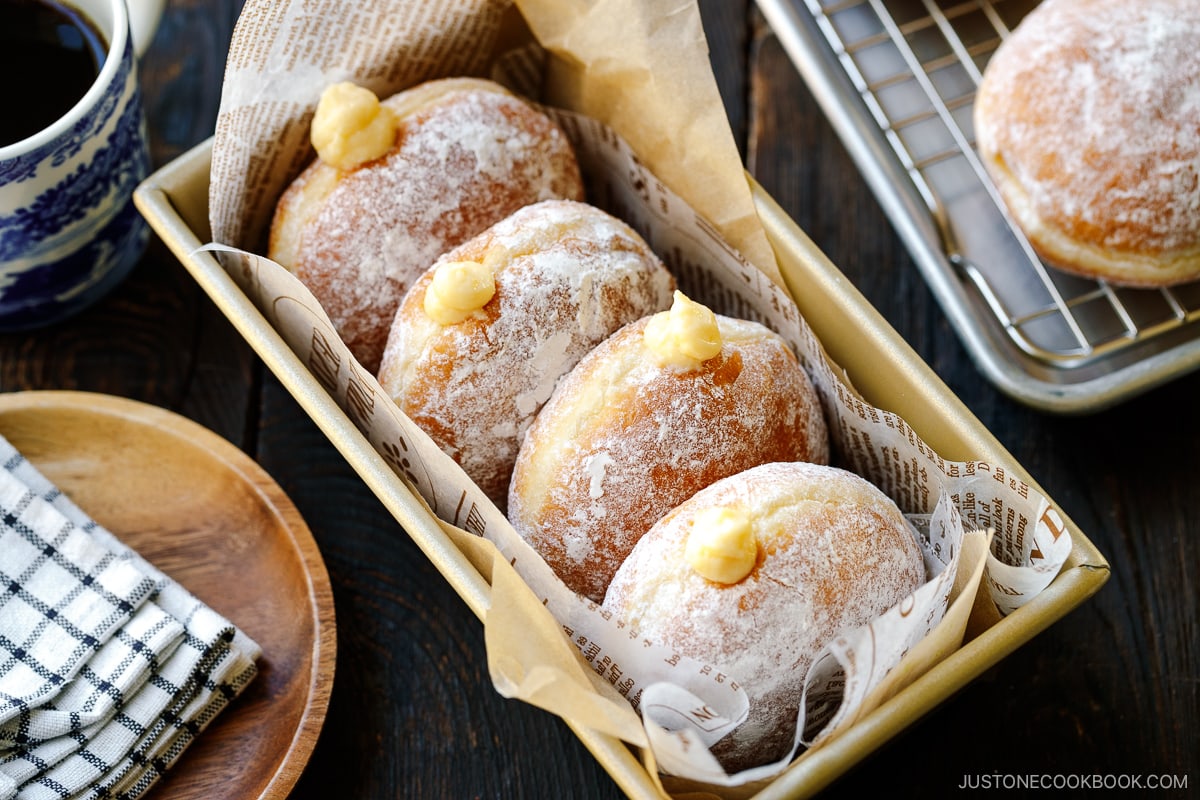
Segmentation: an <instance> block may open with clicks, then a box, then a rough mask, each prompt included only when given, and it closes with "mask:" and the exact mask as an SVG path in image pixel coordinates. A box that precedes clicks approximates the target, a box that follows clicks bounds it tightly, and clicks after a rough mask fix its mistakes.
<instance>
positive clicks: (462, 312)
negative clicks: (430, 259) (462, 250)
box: [424, 259, 496, 325]
mask: <svg viewBox="0 0 1200 800" xmlns="http://www.w3.org/2000/svg"><path fill="white" fill-rule="evenodd" d="M485 261H486V259H485ZM495 294H496V277H495V274H494V272H493V271H492V267H491V266H490V265H488V264H487V263H483V264H481V263H479V262H478V261H446V262H444V263H442V264H439V265H438V266H437V269H435V270H434V271H433V278H432V280H430V282H429V286H428V287H427V288H426V289H425V301H424V306H425V313H426V314H428V315H429V317H430V319H432V320H433V321H434V322H437V323H440V324H442V325H453V324H454V323H456V322H462V321H463V320H464V319H466V318H467V317H469V316H471V314H473V313H474V312H476V311H478V310H479V309H481V308H483V307H484V306H485V305H487V303H488V301H489V300H491V299H492V297H493V296H495Z"/></svg>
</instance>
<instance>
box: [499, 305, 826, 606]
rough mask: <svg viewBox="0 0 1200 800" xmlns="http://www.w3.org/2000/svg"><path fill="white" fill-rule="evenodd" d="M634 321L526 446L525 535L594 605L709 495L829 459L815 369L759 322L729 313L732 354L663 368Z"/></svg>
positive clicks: (514, 503)
mask: <svg viewBox="0 0 1200 800" xmlns="http://www.w3.org/2000/svg"><path fill="white" fill-rule="evenodd" d="M647 321H648V320H647V319H642V320H638V321H637V322H633V323H630V324H629V325H627V326H625V327H624V328H622V329H621V330H619V331H617V333H615V334H613V336H611V337H610V338H608V339H607V340H605V341H604V342H603V343H602V344H600V345H598V346H597V347H596V349H594V350H593V351H592V352H591V353H589V354H588V355H586V356H584V358H583V359H582V360H581V361H580V362H579V364H578V365H577V366H576V367H575V368H574V369H573V370H571V372H570V373H568V374H567V376H566V377H564V378H563V380H562V381H561V382H560V383H559V386H558V388H557V389H556V390H555V392H554V394H553V395H552V396H551V398H550V400H549V401H548V402H547V403H546V405H545V406H544V407H543V409H542V411H541V413H539V414H538V416H537V418H536V419H535V420H534V423H533V425H532V426H531V427H530V429H529V433H528V434H527V435H526V437H525V441H524V443H523V444H522V446H521V450H520V453H519V454H518V456H517V461H516V464H515V466H514V468H513V478H512V484H511V486H510V488H509V500H508V515H509V519H510V521H511V522H512V523H513V526H514V528H515V529H516V530H517V532H518V533H520V534H521V535H522V536H523V537H524V538H525V539H526V540H527V541H528V542H529V543H530V544H531V545H532V546H533V548H534V549H535V550H537V551H538V552H539V553H540V554H541V555H542V557H543V558H544V559H545V560H546V562H547V563H548V564H549V565H550V566H551V568H553V569H554V571H555V572H556V573H557V574H558V576H559V577H560V578H562V580H563V581H564V583H566V585H567V586H568V587H570V588H571V589H572V590H574V591H576V592H578V593H580V594H583V595H585V596H587V597H589V598H591V599H593V600H595V601H597V602H598V601H600V600H601V599H602V598H603V597H604V592H605V589H606V588H607V587H608V583H609V581H610V580H611V579H612V576H613V575H614V574H615V573H616V571H617V568H618V567H620V565H621V562H623V561H624V560H625V557H626V556H627V555H628V554H629V552H630V551H631V550H632V549H633V546H634V544H636V542H637V540H638V539H639V538H640V537H641V536H642V534H644V533H645V532H646V531H647V530H648V529H649V528H650V526H651V525H653V524H654V523H655V522H657V521H658V520H659V518H661V517H662V516H663V515H664V514H666V513H667V512H668V511H670V510H671V509H672V508H674V507H675V506H676V505H678V504H679V503H681V502H683V501H684V500H686V499H687V498H689V497H691V496H692V495H693V494H694V493H695V492H696V491H698V490H699V489H701V488H703V487H705V486H708V485H710V484H712V483H713V482H715V481H717V480H719V479H721V478H723V477H726V476H728V475H732V474H735V473H737V472H741V471H742V470H745V469H748V468H749V467H752V466H755V465H757V464H762V463H766V462H772V461H813V462H818V463H825V462H827V461H828V459H829V441H828V431H827V428H826V426H825V419H824V416H823V414H822V410H821V405H820V401H819V400H818V398H817V395H816V391H815V389H814V388H813V385H812V383H811V382H810V380H809V378H808V375H807V373H805V371H804V369H803V367H802V366H801V365H800V363H799V362H798V361H797V359H796V356H795V355H794V354H793V353H792V351H791V350H790V349H789V348H788V346H787V344H786V342H784V340H783V339H782V338H780V337H779V336H778V335H776V334H775V333H773V332H771V331H770V330H769V329H767V328H766V327H764V326H763V325H760V324H758V323H755V322H749V321H746V320H738V319H733V318H730V317H724V316H721V315H718V316H717V323H718V326H719V329H720V333H721V339H722V342H723V345H722V350H721V354H720V355H718V356H717V357H715V358H712V359H709V360H708V361H705V362H704V363H703V364H702V365H701V367H700V368H699V369H696V370H685V371H681V370H678V369H675V368H671V367H660V366H658V365H657V362H656V360H655V359H654V358H653V357H652V356H651V355H650V353H649V352H648V350H647V347H646V345H645V344H644V343H643V341H642V333H643V331H644V330H645V327H646V323H647Z"/></svg>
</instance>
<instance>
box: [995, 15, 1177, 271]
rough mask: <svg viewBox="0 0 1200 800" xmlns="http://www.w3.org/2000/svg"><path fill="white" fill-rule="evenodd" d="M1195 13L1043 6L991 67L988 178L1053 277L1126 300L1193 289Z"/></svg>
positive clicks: (1013, 34)
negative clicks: (1061, 275) (1101, 284)
mask: <svg viewBox="0 0 1200 800" xmlns="http://www.w3.org/2000/svg"><path fill="white" fill-rule="evenodd" d="M1198 41H1200V5H1198V4H1196V3H1195V2H1193V0H1146V1H1145V2H1136V3H1133V2H1128V0H1047V1H1046V2H1044V3H1042V4H1041V5H1040V6H1039V7H1038V8H1036V9H1035V10H1034V11H1033V12H1031V13H1030V14H1029V15H1028V16H1027V17H1026V18H1025V19H1024V20H1023V21H1022V23H1021V24H1020V25H1019V26H1018V27H1017V29H1016V30H1014V31H1013V33H1012V35H1011V36H1009V37H1008V39H1006V40H1005V42H1004V43H1003V44H1002V45H1001V47H1000V48H999V49H998V50H997V51H996V53H995V55H994V56H993V57H992V59H991V60H990V61H989V63H988V65H987V67H986V70H985V73H984V79H983V82H982V83H981V84H980V87H979V92H978V94H977V96H976V100H975V110H974V114H975V134H976V140H977V146H978V149H979V152H980V155H981V157H982V159H983V162H984V165H985V166H986V167H987V169H988V172H989V173H990V174H991V175H992V178H993V180H994V182H995V184H996V186H997V189H998V191H999V192H1000V195H1001V197H1002V198H1003V200H1004V203H1005V205H1006V206H1007V207H1008V210H1009V212H1010V213H1011V215H1012V217H1013V219H1014V221H1015V222H1016V223H1017V225H1019V226H1020V227H1021V229H1022V230H1023V231H1024V232H1025V234H1026V236H1027V237H1028V239H1029V241H1030V243H1031V244H1032V245H1033V246H1034V248H1035V249H1036V250H1037V251H1038V253H1039V254H1040V255H1041V256H1042V257H1043V258H1044V259H1045V260H1046V261H1047V262H1049V263H1052V264H1054V265H1055V266H1057V267H1059V268H1061V269H1064V270H1067V271H1071V272H1076V273H1079V274H1082V275H1086V276H1088V277H1095V278H1104V279H1107V280H1109V281H1111V282H1113V283H1118V284H1124V285H1134V286H1164V285H1171V284H1177V283H1181V282H1184V281H1189V280H1194V279H1196V278H1198V277H1200V48H1198V47H1197V46H1196V43H1197V42H1198Z"/></svg>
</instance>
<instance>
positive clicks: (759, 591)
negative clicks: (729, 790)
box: [604, 462, 925, 772]
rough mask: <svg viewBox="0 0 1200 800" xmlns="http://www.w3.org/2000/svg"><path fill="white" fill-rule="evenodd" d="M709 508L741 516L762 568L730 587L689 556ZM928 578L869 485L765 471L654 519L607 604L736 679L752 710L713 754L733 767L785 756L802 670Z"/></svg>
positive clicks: (827, 474)
mask: <svg viewBox="0 0 1200 800" xmlns="http://www.w3.org/2000/svg"><path fill="white" fill-rule="evenodd" d="M718 507H726V508H734V509H738V510H740V511H742V512H743V513H745V514H746V515H747V516H748V517H749V518H750V520H751V524H752V526H753V529H754V533H755V536H756V538H757V539H758V545H759V552H758V560H757V563H756V564H755V566H754V568H753V569H752V570H751V572H750V574H749V575H747V576H746V577H745V578H744V579H743V580H741V581H740V582H738V583H736V584H733V585H723V584H718V583H714V582H712V581H709V580H707V579H705V578H703V577H702V576H700V575H699V574H698V573H696V572H695V571H693V570H692V569H691V568H690V567H689V566H688V562H687V560H686V559H685V556H684V551H685V548H686V545H687V537H688V534H689V532H690V530H691V529H692V525H693V522H694V521H695V520H696V518H697V515H698V514H699V513H700V512H702V511H703V510H705V509H710V508H718ZM924 578H925V570H924V566H923V561H922V557H921V553H920V549H919V547H918V545H917V542H916V539H915V536H914V534H913V532H912V530H911V528H910V527H909V526H908V525H907V523H906V522H905V520H904V518H903V515H902V514H901V513H900V510H899V509H898V508H897V507H896V506H895V504H894V503H893V502H892V501H891V500H890V499H889V498H887V497H886V496H885V495H884V494H883V493H882V492H880V491H879V490H878V489H877V488H876V487H874V486H872V485H871V484H870V483H869V482H867V481H866V480H864V479H863V478H861V477H859V476H857V475H855V474H853V473H850V472H846V471H844V470H840V469H837V468H834V467H827V466H820V465H815V464H803V463H798V462H794V463H774V464H765V465H762V466H759V467H754V468H752V469H750V470H747V471H745V472H742V473H740V474H737V475H734V476H732V477H729V478H725V479H724V480H721V481H718V482H717V483H715V484H713V485H712V486H709V487H708V488H706V489H703V490H701V491H700V492H697V493H696V495H695V496H693V497H692V498H690V499H689V500H687V501H686V502H685V503H683V504H681V505H680V506H679V507H678V508H676V509H675V510H673V511H672V512H670V513H669V514H668V515H667V516H666V517H664V518H663V519H662V520H661V521H659V522H658V523H657V524H656V525H655V526H654V527H653V528H652V529H651V530H650V531H649V532H648V533H647V534H646V535H645V536H643V537H642V539H641V541H639V542H638V544H637V546H636V547H634V549H633V552H632V553H631V554H630V555H629V558H628V559H626V561H625V563H624V564H623V565H622V566H621V568H620V570H618V572H617V574H616V576H615V577H614V578H613V581H612V584H611V585H610V586H609V589H608V593H607V595H606V597H605V599H604V608H605V609H607V610H609V611H612V612H613V614H614V616H615V617H616V618H617V619H619V620H622V621H623V622H625V623H626V624H628V625H629V626H630V627H631V628H632V629H633V630H635V631H637V633H638V635H639V636H642V637H645V638H648V639H650V640H652V641H655V642H657V643H660V644H664V645H668V646H670V647H674V648H676V649H677V650H679V652H680V653H683V654H684V655H688V656H691V657H693V658H696V659H699V660H702V661H704V662H707V663H710V664H713V665H715V666H717V667H719V668H720V669H722V670H723V671H725V672H726V674H728V675H730V676H732V677H733V678H735V679H736V680H738V681H739V682H740V683H741V685H742V686H743V688H745V690H746V692H747V694H748V695H749V698H750V715H749V717H748V718H747V720H746V722H745V723H743V724H742V725H741V726H739V727H738V728H737V729H735V730H734V731H733V732H732V733H730V734H729V735H728V736H726V737H725V738H724V739H722V740H721V741H720V742H718V743H717V746H716V748H715V749H714V753H715V754H716V755H717V757H718V759H719V760H720V761H721V762H722V764H723V765H724V766H725V767H726V769H727V770H729V771H731V772H736V771H740V770H742V769H746V768H748V767H751V766H756V765H759V764H763V763H767V762H769V761H774V760H777V759H779V758H782V757H784V756H785V755H786V754H787V752H788V751H789V750H790V748H791V746H792V741H793V736H794V733H795V721H796V713H797V711H798V709H799V704H800V701H801V692H802V689H803V680H804V676H805V672H806V670H807V669H808V666H809V664H811V663H812V660H813V658H814V656H815V655H816V654H817V653H818V652H819V651H820V650H821V649H822V648H823V647H824V646H825V644H826V643H827V642H829V641H830V640H831V639H832V638H833V637H834V636H835V635H836V634H837V633H838V632H839V631H841V630H843V629H847V628H852V627H857V626H859V625H862V624H865V623H866V622H869V621H870V620H872V619H874V618H875V617H877V616H879V615H880V614H881V613H883V612H884V611H886V610H887V609H888V608H891V607H892V606H893V605H895V604H896V603H898V602H899V601H900V600H902V599H903V598H904V597H906V596H907V595H909V594H910V593H912V592H913V591H914V590H915V589H917V588H918V587H919V586H920V585H921V584H922V583H923V582H924Z"/></svg>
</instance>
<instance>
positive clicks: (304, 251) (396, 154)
mask: <svg viewBox="0 0 1200 800" xmlns="http://www.w3.org/2000/svg"><path fill="white" fill-rule="evenodd" d="M439 87H441V88H443V89H444V90H443V91H440V92H439V91H431V90H432V89H437V88H439ZM414 92H420V93H421V102H420V103H418V104H416V107H415V108H413V107H411V106H413V105H414V104H413V103H412V94H413V93H414ZM383 105H385V106H387V107H389V108H392V109H394V110H395V111H396V113H397V114H398V115H400V117H401V119H400V128H399V130H398V132H397V140H396V146H395V147H394V148H393V150H392V151H391V152H390V153H389V154H388V155H386V156H385V157H383V158H381V159H379V160H376V161H371V162H367V163H366V164H363V165H361V166H360V167H358V168H356V169H353V170H350V171H346V172H340V171H334V170H333V168H332V167H330V166H328V165H326V164H323V163H322V162H320V161H319V160H318V161H316V162H314V163H313V164H312V165H311V166H310V167H309V168H308V169H307V170H305V172H304V173H302V174H301V175H300V177H298V178H297V179H296V181H295V182H293V184H292V185H291V186H290V187H289V189H288V190H287V192H285V194H284V196H283V197H282V198H281V200H280V206H279V210H278V211H277V213H276V219H275V221H274V223H273V226H272V237H273V239H276V238H278V235H279V234H278V232H279V231H281V230H289V231H290V229H289V228H288V226H287V225H286V222H285V220H284V219H281V218H283V217H285V216H286V215H288V214H304V215H306V218H305V219H304V222H303V224H302V225H301V226H299V231H298V241H295V242H288V243H285V244H281V243H277V242H275V241H273V243H272V249H273V250H279V251H283V252H287V251H289V250H291V251H294V253H295V258H294V261H293V263H284V266H287V267H289V268H290V269H292V271H293V272H294V273H295V274H296V276H297V277H298V278H300V280H301V281H303V282H304V284H305V285H306V286H308V288H309V289H310V290H311V291H312V292H313V294H314V295H316V297H317V299H318V300H319V301H320V302H321V305H322V307H323V308H324V309H325V310H326V312H327V313H328V314H329V316H330V318H331V320H332V321H333V323H334V326H335V327H336V328H337V330H338V332H339V333H340V334H341V336H342V338H343V340H344V341H345V342H346V344H347V345H348V346H349V347H350V350H351V352H353V353H354V355H355V357H356V358H357V359H358V360H359V361H360V362H361V363H362V364H363V366H364V367H366V368H367V369H368V370H371V371H372V372H374V371H376V370H377V369H378V367H379V359H380V356H381V354H382V352H383V347H384V344H385V342H386V339H387V334H388V329H389V328H390V326H391V322H392V318H393V317H394V316H395V313H396V307H397V306H398V305H399V302H400V299H401V298H402V297H403V295H404V293H405V292H406V291H407V290H408V288H409V286H410V285H411V284H412V282H413V280H415V279H416V277H417V276H418V275H420V274H421V273H422V272H423V271H424V270H425V269H426V268H428V266H429V265H430V264H431V263H433V261H434V260H435V259H436V258H437V257H438V256H440V255H441V254H442V253H444V252H445V251H446V250H448V249H450V248H451V247H454V246H455V245H458V244H460V243H462V242H463V241H465V240H466V239H468V238H470V237H471V236H474V235H476V234H477V233H479V232H481V231H483V230H484V229H486V228H487V227H488V226H489V225H491V224H493V223H494V222H497V221H499V220H501V219H503V218H504V217H506V216H508V215H509V214H511V213H512V212H514V211H516V210H517V209H518V208H520V207H522V206H525V205H529V204H531V203H535V202H538V201H541V200H546V199H550V198H569V199H576V200H578V199H582V197H583V188H582V179H581V177H580V174H579V167H578V165H577V163H576V161H575V156H574V152H573V151H572V149H571V145H570V143H569V142H568V141H567V139H566V137H565V135H564V134H563V133H562V131H561V130H560V129H559V128H558V127H557V126H556V125H555V124H554V123H553V122H552V121H551V120H550V119H549V118H548V117H546V116H545V115H544V114H542V113H541V112H539V111H537V110H536V109H534V108H533V107H532V106H530V105H529V104H527V103H525V102H524V101H523V100H521V99H519V98H517V97H515V96H513V95H511V94H509V93H507V92H505V91H503V90H502V89H501V88H500V87H499V86H494V87H492V86H489V85H487V84H486V82H483V81H466V80H461V79H459V80H456V79H447V80H446V81H442V82H438V81H432V82H429V83H427V84H422V85H421V86H419V87H416V89H414V90H410V91H409V92H401V93H399V94H396V95H393V96H392V97H389V98H387V99H386V100H384V101H383ZM330 171H333V172H334V176H335V177H333V178H331V177H330V174H329V173H330ZM306 192H311V193H312V195H315V197H313V196H305V193H306ZM312 203H317V204H319V205H318V206H316V207H311V208H306V206H307V205H309V204H312ZM294 235H296V234H294ZM273 257H274V256H273ZM281 263H283V262H281Z"/></svg>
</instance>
